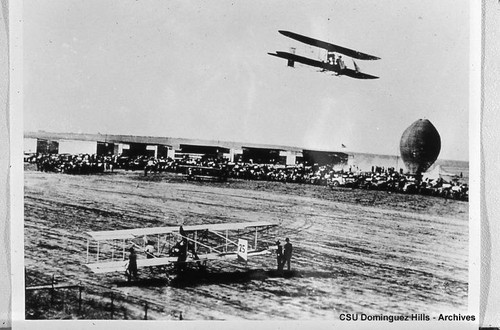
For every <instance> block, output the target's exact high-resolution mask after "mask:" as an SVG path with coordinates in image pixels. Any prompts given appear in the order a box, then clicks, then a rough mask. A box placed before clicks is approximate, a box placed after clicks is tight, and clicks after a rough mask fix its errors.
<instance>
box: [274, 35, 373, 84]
mask: <svg viewBox="0 0 500 330" xmlns="http://www.w3.org/2000/svg"><path fill="white" fill-rule="evenodd" d="M278 32H279V33H281V34H282V35H284V36H286V37H289V38H292V39H295V40H297V41H300V42H303V43H305V44H308V45H311V46H315V47H320V48H323V49H326V50H328V51H330V52H335V53H341V54H344V55H346V56H349V57H353V58H357V59H359V60H379V59H380V57H377V56H373V55H369V54H365V53H361V52H358V51H357V50H353V49H349V48H345V47H341V46H337V45H334V44H331V43H328V42H325V41H321V40H318V39H314V38H310V37H306V36H303V35H301V34H297V33H294V32H290V31H283V30H280V31H278ZM361 79H370V78H361Z"/></svg>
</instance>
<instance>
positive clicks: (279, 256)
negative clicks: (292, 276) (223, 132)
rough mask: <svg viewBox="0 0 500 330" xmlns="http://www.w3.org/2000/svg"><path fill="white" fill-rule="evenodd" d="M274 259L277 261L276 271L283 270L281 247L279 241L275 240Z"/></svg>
mask: <svg viewBox="0 0 500 330" xmlns="http://www.w3.org/2000/svg"><path fill="white" fill-rule="evenodd" d="M276 261H277V262H278V271H282V270H283V247H282V246H281V242H280V241H279V240H278V241H276Z"/></svg>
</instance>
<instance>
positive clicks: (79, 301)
mask: <svg viewBox="0 0 500 330" xmlns="http://www.w3.org/2000/svg"><path fill="white" fill-rule="evenodd" d="M82 290H83V288H82V286H81V285H78V314H79V315H80V316H81V314H82Z"/></svg>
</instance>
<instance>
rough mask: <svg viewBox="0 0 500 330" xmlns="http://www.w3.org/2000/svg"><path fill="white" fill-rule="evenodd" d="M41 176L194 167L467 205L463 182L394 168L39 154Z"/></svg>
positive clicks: (227, 175)
mask: <svg viewBox="0 0 500 330" xmlns="http://www.w3.org/2000/svg"><path fill="white" fill-rule="evenodd" d="M28 161H30V162H35V163H36V166H37V170H39V171H53V172H62V173H70V174H92V173H103V172H113V171H114V170H116V169H123V170H141V171H144V175H147V174H148V173H151V172H155V173H160V172H173V173H182V174H187V175H188V174H190V173H191V172H192V171H193V169H196V168H202V167H203V168H213V169H217V172H213V173H215V174H213V175H220V176H223V177H224V179H226V178H235V179H243V180H263V181H280V182H285V183H303V184H314V185H324V186H329V187H332V188H336V187H349V188H360V189H372V190H385V191H392V192H401V193H412V194H424V195H432V196H441V197H444V198H451V199H458V200H468V194H469V189H468V185H467V183H466V182H463V180H461V178H460V177H456V178H453V179H451V180H448V181H445V180H444V179H443V178H439V177H438V178H428V177H425V176H424V177H415V176H410V175H406V174H403V173H402V171H399V172H398V171H396V170H395V169H394V168H384V167H372V168H371V171H364V172H363V171H359V170H358V169H357V168H352V167H349V168H347V169H345V170H344V169H340V170H339V169H336V168H335V167H334V166H332V165H324V166H318V165H317V164H315V165H312V166H308V165H306V164H304V163H298V164H296V165H294V166H285V165H279V164H255V163H253V162H252V161H249V162H241V161H239V162H235V163H233V162H229V160H228V159H220V158H219V159H217V158H213V157H201V158H199V159H193V158H189V157H184V158H182V159H178V160H174V159H172V158H166V157H160V158H154V157H147V156H137V157H125V156H97V155H89V154H79V155H70V154H61V155H38V156H36V157H33V158H31V159H28Z"/></svg>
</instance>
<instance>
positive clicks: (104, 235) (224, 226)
mask: <svg viewBox="0 0 500 330" xmlns="http://www.w3.org/2000/svg"><path fill="white" fill-rule="evenodd" d="M274 226H277V224H275V223H272V222H266V221H248V222H234V223H216V224H203V225H191V226H184V227H183V229H184V231H185V232H193V231H202V230H215V231H223V230H241V229H246V228H254V227H274ZM178 233H179V226H175V227H172V226H169V227H150V228H140V229H122V230H104V231H89V232H87V234H88V235H89V236H90V237H92V239H93V240H95V241H106V240H127V239H134V238H137V237H142V236H148V235H151V236H152V235H164V234H178Z"/></svg>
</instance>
